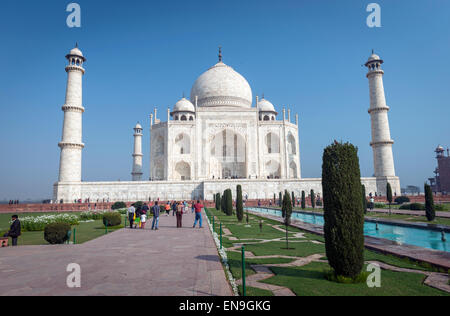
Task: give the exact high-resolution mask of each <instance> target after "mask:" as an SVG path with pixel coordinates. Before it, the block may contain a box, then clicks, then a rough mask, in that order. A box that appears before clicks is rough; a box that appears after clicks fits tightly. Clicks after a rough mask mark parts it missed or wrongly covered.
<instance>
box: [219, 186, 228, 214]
mask: <svg viewBox="0 0 450 316" xmlns="http://www.w3.org/2000/svg"><path fill="white" fill-rule="evenodd" d="M225 192H226V190H225V191H223V193H222V199H221V200H220V209H221V210H222V212H224V213H225V211H226V206H225V205H226V201H227V196H226V194H225Z"/></svg>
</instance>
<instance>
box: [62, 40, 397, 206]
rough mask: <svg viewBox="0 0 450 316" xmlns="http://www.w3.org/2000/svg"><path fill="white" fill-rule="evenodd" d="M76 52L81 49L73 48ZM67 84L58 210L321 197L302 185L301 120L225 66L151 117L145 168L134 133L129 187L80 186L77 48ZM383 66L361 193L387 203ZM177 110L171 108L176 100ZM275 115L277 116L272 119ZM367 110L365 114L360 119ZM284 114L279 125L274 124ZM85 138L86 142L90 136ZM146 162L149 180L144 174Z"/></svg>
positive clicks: (309, 182) (375, 85) (388, 142)
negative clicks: (230, 197)
mask: <svg viewBox="0 0 450 316" xmlns="http://www.w3.org/2000/svg"><path fill="white" fill-rule="evenodd" d="M77 46H78V45H77ZM66 59H67V61H68V64H67V65H66V67H65V70H66V72H67V75H68V79H67V90H66V100H65V103H64V105H63V106H62V110H63V112H64V123H63V131H62V139H61V142H60V143H59V147H60V148H61V156H60V166H59V179H58V182H56V183H55V184H54V189H53V192H54V200H55V201H59V202H63V203H72V202H73V201H75V200H79V199H81V200H86V199H90V201H100V200H103V201H110V202H115V201H138V200H140V201H149V200H155V199H160V200H191V199H204V200H213V195H214V194H215V193H217V192H223V191H224V190H225V189H228V188H231V189H232V190H234V189H235V188H236V185H237V184H240V185H242V190H243V195H244V196H246V197H247V198H248V199H271V198H273V196H274V193H278V192H281V191H284V190H288V191H289V192H294V193H295V194H296V196H300V195H301V191H302V190H304V191H305V192H309V191H310V190H311V189H312V190H314V191H315V192H316V193H318V194H321V193H322V185H321V179H320V178H302V176H301V163H300V161H301V160H300V140H299V116H298V114H295V115H292V113H291V111H290V109H286V108H284V107H283V108H282V109H279V107H278V106H277V107H276V106H275V105H274V104H272V103H271V102H270V101H269V100H268V99H266V98H265V97H264V96H262V97H261V98H260V97H258V96H257V97H253V93H252V89H251V87H250V85H249V83H248V82H247V80H246V79H245V78H244V77H243V76H242V75H240V74H239V73H238V72H237V71H235V70H234V69H233V68H232V67H230V66H228V65H226V64H225V63H224V62H223V57H222V52H221V51H219V60H218V62H217V63H216V64H215V65H213V66H212V67H211V68H209V69H208V70H207V71H206V72H204V73H203V74H202V75H200V77H198V79H197V80H196V81H195V83H194V84H193V86H192V89H191V93H190V98H189V99H187V98H185V97H183V98H182V99H181V100H179V101H178V102H176V103H175V102H174V103H175V105H174V106H173V108H172V109H170V108H169V109H167V113H164V114H162V115H161V114H159V115H161V116H164V117H165V120H164V119H162V117H160V116H159V115H158V112H157V110H156V109H155V110H154V112H153V113H152V114H150V126H149V132H150V155H149V157H148V160H146V159H144V154H143V152H142V137H143V135H144V133H145V132H144V128H143V127H142V126H141V125H140V124H139V123H138V124H137V125H136V126H135V127H134V128H133V132H134V134H133V137H134V150H133V153H132V155H131V157H132V170H131V177H130V181H114V182H84V181H82V151H83V149H84V144H83V140H82V116H83V114H84V111H85V109H84V107H83V97H82V79H83V76H84V74H85V69H84V63H85V62H86V58H85V57H84V55H83V53H82V52H81V50H80V49H79V48H78V47H75V48H74V49H72V50H71V51H70V53H69V54H68V55H67V56H66ZM382 64H383V60H382V59H381V58H380V57H379V56H378V55H376V54H372V55H371V56H370V58H369V59H368V61H367V62H366V64H365V65H366V67H367V69H368V72H367V78H368V80H369V91H370V106H369V110H368V111H369V114H370V117H371V123H372V124H371V127H372V141H371V143H370V146H372V150H373V160H374V174H373V177H365V178H361V182H362V184H364V185H365V187H366V192H367V193H368V194H369V193H373V194H375V193H377V194H381V195H384V194H385V192H386V185H387V183H388V182H389V183H390V184H391V186H392V191H393V192H396V193H400V180H399V178H398V177H397V176H396V175H395V168H394V158H393V153H392V145H393V143H394V142H393V140H392V139H391V135H390V129H389V120H388V111H389V107H388V106H387V105H386V99H385V95H384V87H383V79H382V78H383V75H384V71H383V70H382V68H381V65H382ZM174 101H175V100H174ZM277 108H278V110H281V113H278V112H277ZM365 109H366V108H365V107H363V105H362V107H361V111H364V110H365ZM279 114H281V118H280V119H279V118H278V115H279ZM86 137H89V136H88V135H87V136H86ZM144 161H148V163H149V167H150V174H149V175H146V176H144V174H143V172H142V166H143V163H144Z"/></svg>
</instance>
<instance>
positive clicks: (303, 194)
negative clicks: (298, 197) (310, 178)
mask: <svg viewBox="0 0 450 316" xmlns="http://www.w3.org/2000/svg"><path fill="white" fill-rule="evenodd" d="M305 208H306V194H305V191H302V209H303V210H304V209H305Z"/></svg>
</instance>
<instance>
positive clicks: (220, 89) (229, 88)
mask: <svg viewBox="0 0 450 316" xmlns="http://www.w3.org/2000/svg"><path fill="white" fill-rule="evenodd" d="M196 96H197V97H198V104H197V105H198V106H236V107H246V108H251V107H252V89H251V88H250V85H249V84H248V82H247V80H245V78H244V77H242V76H241V75H240V74H239V73H237V72H236V71H234V69H233V68H231V67H230V66H227V65H225V64H224V63H223V62H219V63H217V64H216V65H214V66H213V67H211V68H210V69H209V70H208V71H206V72H205V73H203V74H202V75H201V76H200V77H198V79H197V81H195V83H194V86H193V87H192V90H191V100H192V101H194V100H195V97H196Z"/></svg>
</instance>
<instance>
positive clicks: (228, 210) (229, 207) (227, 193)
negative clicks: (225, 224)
mask: <svg viewBox="0 0 450 316" xmlns="http://www.w3.org/2000/svg"><path fill="white" fill-rule="evenodd" d="M225 197H226V199H225V200H226V205H225V213H226V214H227V215H228V216H231V215H233V196H232V194H231V189H226V190H225Z"/></svg>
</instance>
